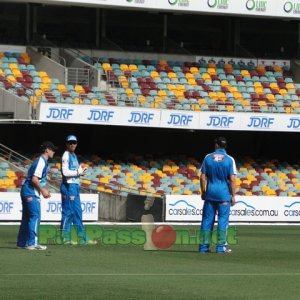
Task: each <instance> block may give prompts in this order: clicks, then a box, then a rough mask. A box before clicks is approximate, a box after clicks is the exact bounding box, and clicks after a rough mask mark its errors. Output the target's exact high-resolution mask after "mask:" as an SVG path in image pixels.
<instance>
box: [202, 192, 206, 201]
mask: <svg viewBox="0 0 300 300" xmlns="http://www.w3.org/2000/svg"><path fill="white" fill-rule="evenodd" d="M201 199H202V200H205V192H202V194H201Z"/></svg>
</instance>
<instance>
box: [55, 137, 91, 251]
mask: <svg viewBox="0 0 300 300" xmlns="http://www.w3.org/2000/svg"><path fill="white" fill-rule="evenodd" d="M76 147H77V137H76V136H75V135H69V136H67V138H66V151H65V152H64V154H63V156H62V165H61V172H62V183H61V186H60V192H61V200H62V218H61V225H60V229H61V232H62V240H63V244H65V245H70V244H76V242H72V240H71V225H72V224H73V225H74V226H75V228H76V231H77V236H78V239H79V243H80V244H91V243H92V242H93V241H91V242H90V241H88V239H87V236H86V233H85V228H84V226H83V223H82V208H81V201H80V179H79V178H80V176H82V175H83V174H84V173H85V172H86V170H87V168H86V167H84V166H82V165H80V164H79V162H78V159H77V156H76V154H75V150H76Z"/></svg>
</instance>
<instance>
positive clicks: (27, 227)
mask: <svg viewBox="0 0 300 300" xmlns="http://www.w3.org/2000/svg"><path fill="white" fill-rule="evenodd" d="M56 149H57V147H56V146H54V145H53V143H52V142H50V141H46V142H44V143H43V144H42V145H41V151H42V155H41V156H40V157H38V158H37V159H36V160H35V161H34V162H33V163H32V164H31V166H30V168H29V170H28V173H27V177H26V179H25V182H24V184H23V185H22V188H21V199H22V207H23V209H22V221H21V226H20V229H19V234H18V240H17V247H18V248H23V249H28V250H46V249H47V247H46V246H42V245H39V243H38V228H39V224H40V219H41V204H40V201H41V199H40V195H42V196H43V197H44V198H49V197H50V196H51V194H50V192H49V191H48V190H47V189H46V188H45V185H46V181H47V168H48V159H49V158H52V157H53V155H54V151H55V150H56Z"/></svg>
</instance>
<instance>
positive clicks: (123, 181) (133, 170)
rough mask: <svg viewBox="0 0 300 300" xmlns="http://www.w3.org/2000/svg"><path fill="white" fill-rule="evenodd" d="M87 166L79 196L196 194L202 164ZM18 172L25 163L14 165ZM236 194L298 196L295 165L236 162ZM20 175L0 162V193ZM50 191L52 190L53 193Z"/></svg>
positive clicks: (151, 161) (55, 166) (56, 171)
mask: <svg viewBox="0 0 300 300" xmlns="http://www.w3.org/2000/svg"><path fill="white" fill-rule="evenodd" d="M79 160H80V161H81V162H84V163H85V164H87V165H88V166H89V167H88V172H87V173H86V175H85V176H84V177H82V178H81V186H82V188H83V191H84V192H86V191H89V190H94V191H95V190H96V191H98V192H107V193H115V194H120V195H124V196H126V195H127V193H128V192H130V193H138V194H157V195H164V194H175V195H178V194H183V195H192V194H199V193H200V190H199V187H200V182H199V175H200V173H199V168H200V164H201V162H200V161H198V160H197V159H195V158H191V157H186V156H185V155H174V156H173V157H168V158H166V157H160V158H156V157H154V156H152V155H147V156H145V157H144V156H138V155H128V156H127V157H126V158H125V159H122V160H120V159H115V158H101V157H99V156H97V155H93V156H89V157H81V156H79ZM59 161H60V158H59V157H55V159H54V161H52V162H51V163H50V164H49V172H50V177H51V179H52V180H54V181H55V182H56V183H59V181H60V180H59V178H60V177H61V173H60V162H59ZM17 165H19V166H20V167H22V168H27V167H28V166H29V162H28V161H24V163H23V164H20V162H18V163H17ZM237 168H238V176H237V182H236V183H237V194H238V195H247V196H290V197H299V196H300V172H299V165H298V164H289V163H287V162H280V161H278V160H276V159H272V160H268V159H257V160H255V159H253V158H249V157H246V158H239V159H237ZM23 180H24V172H22V171H14V170H12V169H11V167H10V165H9V164H8V163H7V162H5V161H4V160H0V191H2V192H7V191H8V192H9V191H19V190H20V188H21V185H22V181H23ZM52 191H54V190H52Z"/></svg>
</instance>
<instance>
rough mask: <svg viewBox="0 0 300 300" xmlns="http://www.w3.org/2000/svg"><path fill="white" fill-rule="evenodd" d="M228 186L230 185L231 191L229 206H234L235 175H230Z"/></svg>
mask: <svg viewBox="0 0 300 300" xmlns="http://www.w3.org/2000/svg"><path fill="white" fill-rule="evenodd" d="M229 185H230V191H231V205H234V204H235V202H236V200H235V193H236V175H230V178H229Z"/></svg>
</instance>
